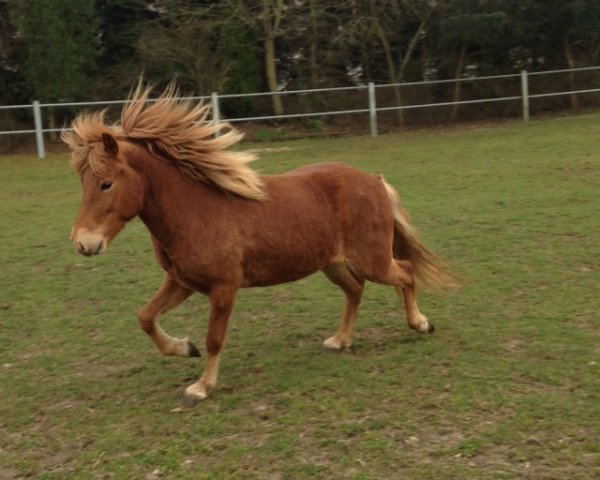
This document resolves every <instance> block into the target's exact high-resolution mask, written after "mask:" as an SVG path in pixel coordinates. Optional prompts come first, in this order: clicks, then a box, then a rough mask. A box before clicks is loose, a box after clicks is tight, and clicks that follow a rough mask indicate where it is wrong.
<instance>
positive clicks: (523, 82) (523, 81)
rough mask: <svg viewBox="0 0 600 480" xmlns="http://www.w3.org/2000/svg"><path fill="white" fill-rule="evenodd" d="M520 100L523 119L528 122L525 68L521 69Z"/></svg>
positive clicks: (527, 86)
mask: <svg viewBox="0 0 600 480" xmlns="http://www.w3.org/2000/svg"><path fill="white" fill-rule="evenodd" d="M521 101H522V103H523V121H524V122H525V123H527V122H529V83H528V77H527V70H521Z"/></svg>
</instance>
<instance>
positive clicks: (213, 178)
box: [62, 82, 266, 200]
mask: <svg viewBox="0 0 600 480" xmlns="http://www.w3.org/2000/svg"><path fill="white" fill-rule="evenodd" d="M151 91H152V88H151V87H148V86H147V87H143V86H142V83H141V82H140V83H139V84H138V86H137V88H136V89H135V91H134V92H133V94H132V95H131V96H130V98H129V101H128V103H126V104H125V106H124V107H123V110H122V111H121V122H120V124H114V125H107V124H106V123H105V121H104V115H105V112H104V111H102V112H96V113H84V114H81V115H79V116H78V117H77V118H76V119H75V120H74V121H73V131H72V132H64V133H63V135H62V138H63V140H64V141H65V143H67V144H68V145H69V147H70V148H71V151H72V163H73V166H74V167H75V168H76V169H78V170H81V169H85V168H87V167H88V166H89V167H90V168H91V169H92V170H93V171H94V172H95V173H101V172H102V167H103V165H102V155H101V154H100V152H99V150H98V148H97V147H98V146H99V145H100V142H101V138H102V133H110V134H112V135H114V136H116V137H117V138H119V139H121V140H137V141H141V142H144V143H145V144H146V146H147V148H148V150H149V151H150V152H151V153H152V154H154V155H155V156H157V157H160V158H165V159H168V160H169V161H171V162H173V163H174V164H175V165H176V166H177V167H178V168H179V170H180V171H181V173H182V174H183V175H185V176H187V177H189V178H192V179H196V180H202V181H208V182H210V183H212V184H214V185H216V186H217V187H220V188H221V189H223V190H225V191H227V192H231V193H233V194H235V195H238V196H240V197H243V198H248V199H253V200H263V199H264V198H265V197H266V194H265V192H264V190H263V185H262V182H261V180H260V177H259V176H258V174H257V173H256V172H255V171H254V170H252V169H251V168H250V167H249V166H248V163H249V162H251V161H253V160H254V159H255V157H254V155H253V154H251V153H249V152H235V151H228V150H227V148H228V147H230V146H231V145H233V144H235V143H237V142H238V141H239V140H240V139H241V138H242V136H243V134H242V133H241V132H239V131H237V130H235V129H234V128H233V127H232V126H231V124H229V123H226V122H222V123H211V122H209V121H208V120H209V113H210V106H209V105H203V104H193V103H192V102H191V101H189V100H181V99H178V98H177V97H178V96H177V90H176V88H175V86H174V85H173V84H171V85H169V87H167V89H166V90H165V91H164V92H163V93H162V95H161V96H160V97H159V98H158V99H156V100H154V101H152V103H150V102H149V101H148V99H149V96H150V93H151ZM215 134H220V135H219V136H218V137H217V136H215Z"/></svg>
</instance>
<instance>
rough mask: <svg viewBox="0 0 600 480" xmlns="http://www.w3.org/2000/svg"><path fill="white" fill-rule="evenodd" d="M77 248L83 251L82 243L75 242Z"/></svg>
mask: <svg viewBox="0 0 600 480" xmlns="http://www.w3.org/2000/svg"><path fill="white" fill-rule="evenodd" d="M77 250H79V251H80V252H85V247H84V246H83V243H81V242H77Z"/></svg>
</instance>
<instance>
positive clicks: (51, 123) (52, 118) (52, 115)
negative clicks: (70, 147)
mask: <svg viewBox="0 0 600 480" xmlns="http://www.w3.org/2000/svg"><path fill="white" fill-rule="evenodd" d="M48 128H49V129H51V130H53V129H55V128H56V112H55V111H54V108H53V107H50V108H48ZM48 138H49V139H50V141H51V142H56V141H58V134H57V133H56V132H48Z"/></svg>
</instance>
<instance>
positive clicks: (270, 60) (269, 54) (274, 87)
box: [264, 37, 283, 115]
mask: <svg viewBox="0 0 600 480" xmlns="http://www.w3.org/2000/svg"><path fill="white" fill-rule="evenodd" d="M264 47H265V70H266V71H265V73H266V75H267V85H268V87H269V92H278V91H279V85H278V84H277V68H276V66H275V39H274V38H273V37H265V41H264ZM271 102H272V105H273V115H283V103H282V102H281V95H271Z"/></svg>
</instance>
